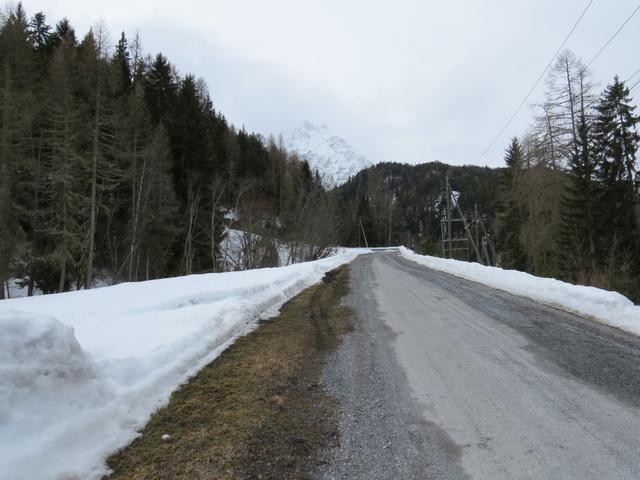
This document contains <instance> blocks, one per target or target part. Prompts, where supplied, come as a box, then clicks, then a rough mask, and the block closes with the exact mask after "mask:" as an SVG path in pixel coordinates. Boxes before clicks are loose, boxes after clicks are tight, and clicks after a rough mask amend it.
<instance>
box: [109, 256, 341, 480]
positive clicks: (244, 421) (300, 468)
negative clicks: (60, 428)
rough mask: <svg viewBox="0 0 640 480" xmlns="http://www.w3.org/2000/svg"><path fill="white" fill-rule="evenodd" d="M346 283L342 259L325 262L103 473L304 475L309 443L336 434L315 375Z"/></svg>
mask: <svg viewBox="0 0 640 480" xmlns="http://www.w3.org/2000/svg"><path fill="white" fill-rule="evenodd" d="M347 289H348V269H347V268H346V267H343V268H341V269H338V270H334V271H333V272H330V273H329V274H327V276H326V277H325V280H324V282H323V283H322V284H319V285H316V286H313V287H311V288H309V289H307V290H305V291H304V292H303V293H301V294H300V295H298V296H297V297H296V298H294V299H293V300H291V301H290V302H288V303H287V304H286V305H285V306H284V307H283V308H282V311H281V314H280V316H279V317H278V318H277V319H275V320H270V321H266V322H262V323H261V325H260V326H259V328H257V329H256V330H255V331H254V332H253V333H251V334H249V335H247V336H245V337H243V338H241V339H239V340H238V341H237V342H236V343H235V344H234V345H232V346H231V347H230V348H229V349H227V350H226V351H225V352H224V353H223V354H222V355H221V356H220V357H218V359H216V360H215V361H214V362H213V363H211V364H210V365H208V366H207V367H205V368H204V369H203V370H202V371H200V373H199V374H198V375H197V376H195V377H194V378H193V379H191V380H190V381H189V382H188V383H186V384H185V385H183V386H182V387H181V388H180V389H179V390H178V391H176V392H175V393H174V394H173V395H172V397H171V400H170V402H169V405H168V406H167V407H165V408H163V409H162V410H160V411H158V412H157V413H156V414H155V415H154V416H153V417H152V418H151V420H150V421H149V423H148V424H147V426H146V427H145V429H144V431H143V432H142V435H141V436H140V437H139V438H138V439H136V440H135V441H134V442H133V443H132V444H131V445H130V446H128V447H127V448H125V449H123V450H122V451H121V452H119V453H118V454H116V455H114V456H112V457H111V458H110V459H109V460H108V464H109V466H110V467H111V468H112V469H113V471H114V473H113V475H112V476H110V477H109V479H110V480H116V479H126V480H142V479H148V480H151V479H153V480H161V479H172V480H181V479H189V480H200V479H249V478H251V479H254V478H262V479H271V478H272V479H276V478H277V479H287V478H291V479H294V478H295V479H302V478H308V475H309V473H310V471H311V470H312V469H313V468H314V467H315V465H316V453H317V452H318V451H319V450H320V449H322V448H325V447H328V446H330V445H332V444H333V443H334V442H336V441H337V438H336V437H337V433H336V428H337V426H336V407H337V405H336V403H335V400H334V399H332V398H331V397H329V396H328V395H327V394H326V393H325V391H324V389H323V387H322V386H321V385H320V384H319V382H320V376H321V371H322V366H323V359H324V357H325V356H326V354H327V353H328V352H329V351H330V350H331V349H333V348H335V347H336V346H337V344H338V342H339V337H340V335H341V334H342V333H343V332H345V331H346V329H348V328H350V327H349V317H350V312H349V311H348V309H346V308H345V307H342V306H340V299H341V298H342V296H343V295H344V294H345V293H346V292H347ZM165 433H168V434H170V435H171V437H172V438H171V440H170V441H168V442H164V441H162V439H161V437H162V435H163V434H165Z"/></svg>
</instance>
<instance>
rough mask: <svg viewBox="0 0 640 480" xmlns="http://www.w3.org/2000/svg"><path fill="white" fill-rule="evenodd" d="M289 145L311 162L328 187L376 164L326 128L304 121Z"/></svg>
mask: <svg viewBox="0 0 640 480" xmlns="http://www.w3.org/2000/svg"><path fill="white" fill-rule="evenodd" d="M286 146H287V149H288V150H290V151H292V152H297V153H298V155H300V158H302V159H303V160H306V161H307V162H309V166H310V167H311V169H312V170H318V172H319V173H320V177H321V178H322V181H323V182H324V184H325V185H326V186H327V187H336V186H338V185H342V184H343V183H345V182H346V181H347V180H349V178H350V177H353V176H354V175H355V174H356V173H358V172H359V171H360V170H364V169H365V168H369V167H370V166H371V165H373V162H371V161H370V160H369V159H367V158H365V157H364V156H362V155H360V154H358V153H357V152H356V151H355V150H354V149H353V148H352V147H351V146H350V145H349V144H348V143H347V142H345V141H344V140H343V139H342V138H340V137H338V136H336V135H334V134H333V133H331V131H330V130H329V128H328V127H327V126H326V125H320V126H317V125H313V124H312V123H309V122H304V123H303V125H302V127H300V128H298V129H296V130H294V131H293V132H292V133H291V134H290V135H289V136H288V138H287V142H286Z"/></svg>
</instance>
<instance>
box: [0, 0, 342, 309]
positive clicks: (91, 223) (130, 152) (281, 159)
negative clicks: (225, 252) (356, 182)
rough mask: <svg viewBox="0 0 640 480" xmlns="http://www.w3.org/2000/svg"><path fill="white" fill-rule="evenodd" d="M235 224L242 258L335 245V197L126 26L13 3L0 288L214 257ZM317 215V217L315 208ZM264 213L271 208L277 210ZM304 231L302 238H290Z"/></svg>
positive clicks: (214, 265) (3, 79) (2, 34)
mask: <svg viewBox="0 0 640 480" xmlns="http://www.w3.org/2000/svg"><path fill="white" fill-rule="evenodd" d="M230 210H234V215H235V218H236V220H237V226H238V228H240V229H243V230H244V231H246V232H247V235H248V238H250V239H256V238H257V239H260V240H259V241H255V240H251V242H248V243H250V244H251V248H248V247H247V248H246V249H243V254H244V255H245V256H246V257H247V258H246V261H245V262H243V264H244V265H245V266H246V267H247V268H250V267H256V266H274V262H276V261H277V255H276V256H275V259H274V249H277V245H276V243H275V240H274V239H275V238H276V237H278V238H280V239H282V240H283V241H286V242H288V244H289V246H290V247H291V248H292V249H293V251H294V253H293V256H295V258H293V259H292V261H298V260H307V259H312V258H317V257H319V256H322V255H325V254H326V253H327V251H328V249H329V246H331V245H335V244H336V243H337V239H336V229H335V228H334V227H335V221H334V218H335V216H334V214H333V212H334V210H335V205H334V203H333V201H332V200H331V198H330V196H329V194H328V193H327V192H326V191H325V190H324V189H323V188H322V185H321V181H320V179H319V177H318V175H317V174H314V172H312V171H311V170H310V168H309V165H308V164H307V163H306V162H303V161H300V160H299V159H298V158H297V157H296V156H295V155H292V154H289V153H288V152H287V151H286V150H285V149H284V147H283V146H282V141H276V140H275V139H274V138H269V139H264V138H262V137H261V136H259V135H256V134H252V133H249V132H247V131H245V130H244V128H242V129H240V130H238V129H236V128H235V127H234V126H233V125H231V124H230V123H229V122H228V121H227V120H226V119H225V117H224V116H223V115H222V114H221V113H220V112H219V111H218V110H216V108H215V107H214V104H213V100H212V98H211V96H210V93H209V91H208V88H207V85H206V83H205V82H204V80H202V79H198V78H195V77H194V76H192V75H184V76H181V75H180V74H179V73H178V72H177V70H176V68H175V67H174V65H172V64H171V62H170V61H169V60H168V59H167V58H166V57H165V56H163V55H162V54H157V55H155V56H150V55H145V54H144V53H143V51H142V46H141V41H140V38H139V36H136V37H135V38H134V39H133V40H132V41H129V40H128V39H127V37H126V36H125V34H124V33H122V35H121V36H120V37H119V39H118V41H117V43H116V44H115V46H112V45H111V44H110V40H109V37H108V34H107V32H106V30H105V28H104V26H103V25H98V26H96V27H95V28H93V29H91V31H89V32H88V33H87V34H86V35H84V36H83V37H82V38H79V37H78V36H77V35H76V32H75V30H74V28H73V26H72V25H71V24H70V23H69V21H68V20H67V19H62V20H61V21H59V22H57V23H56V24H55V26H52V25H49V24H48V23H47V19H46V17H45V15H44V14H43V13H42V12H38V13H36V14H35V15H33V16H31V17H29V16H28V15H27V13H26V12H25V9H24V7H23V6H22V4H20V3H19V4H17V5H16V6H15V7H9V9H8V10H7V11H6V12H5V13H4V15H3V16H2V17H1V19H0V285H1V286H3V288H0V298H2V297H1V296H4V295H5V288H4V284H5V282H6V281H7V279H9V278H19V279H22V282H23V283H24V284H25V285H26V287H27V288H28V289H29V294H31V293H33V291H34V290H35V289H39V290H41V291H43V292H62V291H65V290H68V289H71V288H87V287H91V286H92V285H93V284H94V283H95V278H96V275H97V274H98V273H99V274H100V275H101V276H106V277H108V278H109V279H110V280H111V281H135V280H142V279H150V278H159V277H166V276H172V275H180V274H190V273H193V272H207V271H218V270H220V269H221V268H223V267H224V262H223V261H222V259H221V252H220V241H221V238H222V236H223V234H224V229H225V227H226V224H228V223H229V222H226V223H225V219H224V216H225V213H228V212H229V211H230ZM314 218H317V219H320V218H324V219H325V221H324V223H323V224H322V225H323V226H322V228H320V227H319V226H318V225H317V224H316V223H315V222H313V221H312V220H313V219H314ZM274 219H278V220H277V221H275V220H274ZM301 245H305V246H306V247H305V248H302V247H301Z"/></svg>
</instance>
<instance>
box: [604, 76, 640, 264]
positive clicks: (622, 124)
mask: <svg viewBox="0 0 640 480" xmlns="http://www.w3.org/2000/svg"><path fill="white" fill-rule="evenodd" d="M634 111H635V106H633V105H632V102H631V98H630V96H629V89H628V88H627V87H626V86H625V84H624V83H623V82H621V81H620V80H619V79H618V77H615V78H614V82H613V84H611V85H609V86H607V88H606V89H605V91H604V93H603V94H602V96H601V97H600V100H599V102H598V104H597V105H596V112H597V114H596V119H595V122H594V146H595V155H596V176H597V178H598V180H599V181H600V183H601V184H602V196H601V199H600V209H599V222H600V224H601V226H602V232H601V234H600V238H601V242H602V243H601V248H602V250H603V251H604V252H607V255H608V258H609V260H608V263H609V264H616V265H624V264H625V263H626V262H629V263H631V264H632V266H631V268H633V269H634V270H635V272H636V274H638V273H640V260H639V254H640V248H639V244H638V242H639V240H640V236H639V235H640V234H639V232H640V225H638V219H637V218H636V215H635V211H634V210H635V209H634V206H635V202H637V192H636V191H635V180H636V175H637V170H636V153H637V150H638V145H639V144H640V135H639V134H638V131H637V124H638V122H640V118H639V117H638V116H637V115H636V114H635V113H634Z"/></svg>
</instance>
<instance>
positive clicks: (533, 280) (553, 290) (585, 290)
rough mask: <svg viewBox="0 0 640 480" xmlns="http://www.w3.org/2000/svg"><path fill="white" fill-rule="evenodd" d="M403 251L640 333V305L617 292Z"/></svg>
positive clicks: (453, 271)
mask: <svg viewBox="0 0 640 480" xmlns="http://www.w3.org/2000/svg"><path fill="white" fill-rule="evenodd" d="M400 254H401V255H402V256H403V257H404V258H406V259H408V260H411V261H413V262H416V263H419V264H421V265H424V266H426V267H429V268H432V269H434V270H440V271H443V272H446V273H450V274H452V275H455V276H457V277H462V278H466V279H467V280H471V281H474V282H478V283H482V284H484V285H488V286H490V287H493V288H497V289H499V290H504V291H506V292H509V293H512V294H514V295H519V296H521V297H527V298H530V299H532V300H535V301H537V302H540V303H544V304H546V305H551V306H553V307H557V308H561V309H563V310H567V311H570V312H573V313H577V314H579V315H584V316H587V317H590V318H592V319H594V320H596V321H598V322H601V323H605V324H607V325H611V326H613V327H617V328H619V329H621V330H625V331H627V332H629V333H633V334H635V335H640V306H638V305H634V304H633V302H631V301H630V300H629V299H628V298H626V297H625V296H623V295H621V294H619V293H617V292H610V291H607V290H602V289H599V288H595V287H585V286H582V285H573V284H571V283H566V282H561V281H560V280H556V279H553V278H541V277H536V276H534V275H530V274H528V273H524V272H519V271H517V270H503V269H501V268H497V267H487V266H484V265H480V264H479V263H470V262H461V261H459V260H450V259H444V258H437V257H429V256H424V255H418V254H417V253H415V252H413V251H412V250H409V249H408V248H405V247H400Z"/></svg>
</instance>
